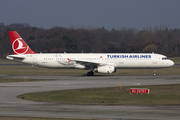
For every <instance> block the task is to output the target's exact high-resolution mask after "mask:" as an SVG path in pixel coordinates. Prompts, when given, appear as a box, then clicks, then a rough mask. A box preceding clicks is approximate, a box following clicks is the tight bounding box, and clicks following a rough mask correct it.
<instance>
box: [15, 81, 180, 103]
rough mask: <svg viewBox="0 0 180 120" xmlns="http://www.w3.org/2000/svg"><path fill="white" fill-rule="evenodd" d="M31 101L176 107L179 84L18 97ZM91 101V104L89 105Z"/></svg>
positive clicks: (178, 101) (178, 97) (179, 99)
mask: <svg viewBox="0 0 180 120" xmlns="http://www.w3.org/2000/svg"><path fill="white" fill-rule="evenodd" d="M130 88H149V89H150V94H149V95H148V94H143V95H141V94H130V93H129V89H130ZM18 98H23V99H27V100H32V101H40V102H50V103H63V104H96V105H176V104H180V84H176V85H155V86H131V87H129V86H128V87H122V88H121V90H120V88H119V87H109V88H93V89H92V90H91V89H90V88H89V89H78V90H63V91H49V92H38V93H28V94H23V95H19V96H18ZM90 101H91V103H90Z"/></svg>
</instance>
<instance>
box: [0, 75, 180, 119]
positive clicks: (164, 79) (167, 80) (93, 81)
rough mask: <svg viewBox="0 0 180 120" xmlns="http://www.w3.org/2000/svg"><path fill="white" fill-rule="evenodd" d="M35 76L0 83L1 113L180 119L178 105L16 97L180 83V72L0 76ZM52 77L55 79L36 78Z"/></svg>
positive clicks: (98, 117)
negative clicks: (53, 100) (86, 89)
mask: <svg viewBox="0 0 180 120" xmlns="http://www.w3.org/2000/svg"><path fill="white" fill-rule="evenodd" d="M24 77H27V78H28V79H37V81H35V82H12V83H0V95H1V97H0V116H28V117H49V118H80V119H82V118H84V119H116V120H117V119H118V120H119V119H120V118H121V120H179V119H180V114H179V113H180V105H150V106H148V105H146V106H145V105H91V104H89V105H76V104H57V103H45V102H34V101H29V100H24V99H18V98H17V96H18V95H20V94H24V93H32V92H43V91H53V90H68V89H80V88H99V87H113V86H115V84H121V86H135V85H137V86H139V85H163V84H180V75H172V76H111V75H110V76H109V75H105V76H102V75H100V76H97V75H96V76H11V75H7V76H6V75H0V78H12V79H13V78H21V79H24ZM38 79H54V81H38Z"/></svg>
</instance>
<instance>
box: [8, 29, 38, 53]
mask: <svg viewBox="0 0 180 120" xmlns="http://www.w3.org/2000/svg"><path fill="white" fill-rule="evenodd" d="M9 36H10V39H11V44H12V49H13V52H14V54H15V55H17V54H36V53H35V52H34V51H32V50H31V48H30V47H29V46H28V45H27V44H26V43H25V42H24V40H23V39H22V38H21V37H20V36H19V34H18V33H17V32H16V31H9Z"/></svg>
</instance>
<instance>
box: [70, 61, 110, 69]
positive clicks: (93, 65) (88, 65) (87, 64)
mask: <svg viewBox="0 0 180 120" xmlns="http://www.w3.org/2000/svg"><path fill="white" fill-rule="evenodd" d="M72 62H75V63H76V64H79V65H84V66H85V67H86V69H91V68H92V69H94V68H97V67H98V66H103V65H108V64H107V63H98V62H89V61H81V60H72Z"/></svg>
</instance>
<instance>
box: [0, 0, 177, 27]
mask: <svg viewBox="0 0 180 120" xmlns="http://www.w3.org/2000/svg"><path fill="white" fill-rule="evenodd" d="M0 23H4V24H5V25H9V24H13V23H22V24H23V23H28V24H29V25H30V26H33V27H43V28H45V29H50V28H52V27H55V26H59V27H66V28H69V27H71V26H73V27H75V28H79V27H82V26H86V27H90V26H91V27H96V28H101V27H104V28H105V29H108V30H111V29H113V28H114V29H121V28H136V29H139V30H141V29H143V28H148V27H156V26H158V27H160V26H165V27H167V28H168V29H174V28H180V0H0Z"/></svg>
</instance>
